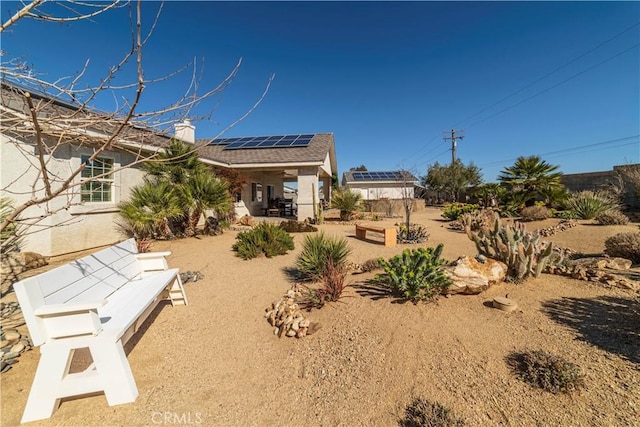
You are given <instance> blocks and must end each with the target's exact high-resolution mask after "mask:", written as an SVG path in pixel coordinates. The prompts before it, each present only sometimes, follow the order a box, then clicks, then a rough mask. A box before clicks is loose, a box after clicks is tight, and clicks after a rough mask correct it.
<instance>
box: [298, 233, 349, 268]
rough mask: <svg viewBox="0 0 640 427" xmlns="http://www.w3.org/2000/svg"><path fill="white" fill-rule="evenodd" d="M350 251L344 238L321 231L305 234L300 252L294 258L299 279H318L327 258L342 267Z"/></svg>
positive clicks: (336, 265)
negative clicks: (328, 235)
mask: <svg viewBox="0 0 640 427" xmlns="http://www.w3.org/2000/svg"><path fill="white" fill-rule="evenodd" d="M350 253H351V249H349V246H348V245H347V241H346V239H344V238H338V237H327V236H326V235H325V234H324V233H323V232H320V233H318V234H313V235H307V236H305V238H304V243H303V244H302V252H300V254H299V255H298V258H297V259H296V267H297V269H298V272H299V274H300V277H301V279H304V280H319V279H321V278H322V277H323V273H324V268H325V265H327V263H328V261H329V260H331V261H332V262H333V265H334V266H335V267H336V268H343V267H345V266H346V263H347V257H348V256H349V254H350Z"/></svg>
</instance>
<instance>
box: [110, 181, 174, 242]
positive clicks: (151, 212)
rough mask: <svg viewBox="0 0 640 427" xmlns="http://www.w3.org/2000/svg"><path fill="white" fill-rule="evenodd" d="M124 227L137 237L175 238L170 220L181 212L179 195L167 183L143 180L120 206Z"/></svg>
mask: <svg viewBox="0 0 640 427" xmlns="http://www.w3.org/2000/svg"><path fill="white" fill-rule="evenodd" d="M119 208H120V212H119V214H120V216H121V217H122V218H123V220H124V221H125V223H126V224H125V225H124V226H123V228H125V229H127V230H129V232H130V234H131V235H133V237H135V238H136V239H142V238H149V237H156V238H161V239H170V238H173V237H174V234H173V231H172V229H171V226H170V220H171V219H172V218H177V217H179V216H180V215H181V214H182V213H183V209H182V204H181V200H180V198H179V197H178V196H177V195H176V194H175V192H174V191H173V189H172V187H171V185H170V184H169V183H167V182H159V183H152V182H148V181H147V182H145V183H144V184H143V185H140V186H137V187H134V188H133V189H132V190H131V198H130V199H129V200H128V201H126V202H122V203H120V205H119Z"/></svg>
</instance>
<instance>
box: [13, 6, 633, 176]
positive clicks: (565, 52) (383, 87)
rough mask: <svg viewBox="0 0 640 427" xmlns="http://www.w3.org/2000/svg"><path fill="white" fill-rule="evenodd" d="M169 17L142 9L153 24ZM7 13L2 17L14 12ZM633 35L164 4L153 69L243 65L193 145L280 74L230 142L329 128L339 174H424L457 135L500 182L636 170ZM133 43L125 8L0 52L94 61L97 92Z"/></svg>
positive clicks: (531, 16)
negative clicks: (532, 158)
mask: <svg viewBox="0 0 640 427" xmlns="http://www.w3.org/2000/svg"><path fill="white" fill-rule="evenodd" d="M159 5H160V3H157V2H151V1H149V2H146V1H145V2H144V3H143V9H144V15H145V16H144V20H143V26H144V27H146V28H148V27H149V25H150V24H151V21H152V19H153V16H154V15H155V13H156V11H157V10H158V7H159ZM1 8H2V18H3V21H4V20H5V19H6V17H7V16H8V14H7V13H8V11H15V10H16V9H17V8H18V3H15V2H3V3H2V6H1ZM639 23H640V3H639V2H396V3H389V2H280V3H278V2H167V3H165V4H164V6H163V10H162V14H161V16H160V20H159V22H158V26H157V28H156V30H155V33H154V34H153V37H152V39H151V41H150V42H149V44H148V45H147V47H146V50H145V52H144V58H143V65H144V68H145V74H146V76H148V77H153V76H161V75H164V74H166V73H168V72H170V71H172V70H175V69H177V68H179V67H181V66H182V65H184V64H186V63H187V62H189V61H191V60H193V59H194V58H196V59H197V63H198V65H199V66H204V70H203V71H202V73H201V76H202V78H201V86H202V87H205V88H210V87H213V86H215V85H216V84H217V83H218V82H219V81H220V80H221V79H222V78H223V77H224V76H225V75H226V74H227V73H229V71H230V70H231V69H232V68H233V66H234V65H235V63H236V62H237V61H238V59H239V58H242V59H243V63H242V67H241V69H240V71H239V73H238V75H237V77H236V78H235V80H234V82H233V83H232V85H231V86H229V87H228V88H227V89H226V90H225V91H224V93H223V94H222V95H221V96H219V97H217V98H216V99H215V100H214V102H210V103H209V104H208V105H206V106H203V107H202V109H201V110H199V111H198V112H199V113H202V114H206V113H207V112H208V111H210V110H212V109H213V115H212V116H211V118H210V119H207V120H203V121H200V122H198V123H196V136H197V137H198V138H206V137H213V136H215V135H216V134H218V133H219V132H220V131H222V130H223V129H224V128H225V127H226V126H227V125H228V124H230V123H231V122H233V121H234V120H236V119H237V118H238V117H240V116H242V115H243V114H244V112H246V111H247V109H249V108H250V107H251V106H252V105H253V103H254V102H255V101H256V100H257V99H258V98H259V97H260V94H261V93H262V91H263V89H264V87H265V85H266V83H267V81H268V79H269V76H270V75H271V73H275V79H274V81H273V83H272V85H271V88H270V90H269V93H268V94H267V96H266V98H265V99H264V101H263V102H262V104H261V105H260V106H259V107H258V109H257V110H256V111H254V112H253V113H252V114H251V115H250V116H249V117H248V118H246V119H245V120H244V121H242V122H241V123H240V124H238V125H237V126H236V127H234V128H233V129H231V130H230V131H228V132H227V133H226V134H225V135H226V136H250V135H271V134H273V135H276V134H287V133H313V132H332V133H334V135H335V141H336V151H337V156H338V167H339V172H340V174H341V173H342V172H344V171H345V170H348V169H349V168H350V167H354V166H359V165H361V164H364V165H366V166H367V168H368V169H369V170H395V169H398V168H406V169H409V170H411V171H413V172H414V173H416V174H418V175H424V174H426V170H427V167H428V166H429V165H430V164H433V163H434V162H436V161H438V162H440V163H441V164H443V163H448V162H450V161H451V151H450V147H451V144H450V142H448V141H446V142H445V141H444V140H443V136H444V135H443V131H446V130H450V129H452V128H455V129H458V130H463V131H464V132H463V135H464V139H463V140H461V141H459V143H458V147H457V156H458V158H460V159H461V160H462V161H463V162H465V163H468V162H470V161H473V162H474V163H475V164H476V165H478V166H479V167H481V169H482V172H483V174H484V177H485V180H486V181H488V182H491V181H494V180H495V178H496V176H497V174H498V173H499V172H500V170H502V169H503V168H504V167H506V166H510V165H512V164H513V162H514V160H515V158H516V157H518V156H521V155H533V154H539V155H541V156H542V158H543V159H545V160H547V161H549V162H550V163H552V164H558V165H560V169H561V170H562V171H563V172H565V173H575V172H590V171H599V170H608V169H610V168H611V167H612V166H613V165H618V164H625V163H638V162H640V136H639V134H640V50H639V47H638V43H639V42H640V25H638V24H639ZM625 30H626V31H625ZM129 35H130V33H129V21H128V10H127V9H126V8H123V9H119V10H116V11H113V12H109V13H107V14H104V15H102V16H99V17H98V18H96V19H94V20H93V21H92V22H79V23H73V24H68V25H58V24H51V23H43V22H33V21H21V22H19V23H18V24H16V25H14V26H13V27H12V28H11V31H9V32H5V33H4V34H3V37H2V49H3V51H4V52H5V54H6V55H7V56H6V57H5V58H4V59H6V58H10V57H20V58H22V59H23V60H25V61H26V62H27V63H28V64H30V65H31V66H32V67H33V69H34V70H36V71H37V72H39V73H42V74H43V77H44V78H45V79H46V80H55V79H57V78H60V77H64V76H68V75H72V74H73V73H76V72H78V71H79V70H80V69H82V66H83V65H84V63H85V61H86V60H87V59H90V60H91V61H90V66H89V69H88V72H87V74H86V77H87V78H86V81H87V84H91V83H92V82H93V81H97V79H98V77H99V76H102V75H104V73H105V71H106V70H107V68H108V67H109V66H111V65H113V64H114V63H115V62H117V60H118V59H119V58H120V57H121V55H122V54H123V53H124V52H126V50H127V49H128V46H129V43H130V42H129ZM128 71H130V70H127V72H128ZM189 77H190V75H189V73H183V74H181V75H178V76H177V77H175V78H173V79H172V80H171V82H170V84H168V83H165V84H158V85H156V86H154V87H150V88H149V89H148V91H147V93H145V95H144V98H143V101H144V103H143V106H142V107H143V108H144V109H154V108H159V107H162V106H165V105H168V104H170V103H171V101H172V100H175V99H177V98H178V97H180V96H181V94H182V92H183V91H184V89H185V88H186V84H187V82H188V80H189ZM98 107H100V108H102V109H109V108H111V105H110V104H109V103H108V102H105V103H104V104H100V105H98ZM563 150H564V151H563Z"/></svg>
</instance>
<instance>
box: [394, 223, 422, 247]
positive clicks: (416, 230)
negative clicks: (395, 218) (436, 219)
mask: <svg viewBox="0 0 640 427" xmlns="http://www.w3.org/2000/svg"><path fill="white" fill-rule="evenodd" d="M428 238H429V233H428V232H427V229H426V227H424V226H422V225H420V224H411V225H410V226H409V228H407V226H406V225H404V224H403V225H400V226H399V227H398V237H397V240H398V242H399V243H422V242H425V241H426V240H427V239H428Z"/></svg>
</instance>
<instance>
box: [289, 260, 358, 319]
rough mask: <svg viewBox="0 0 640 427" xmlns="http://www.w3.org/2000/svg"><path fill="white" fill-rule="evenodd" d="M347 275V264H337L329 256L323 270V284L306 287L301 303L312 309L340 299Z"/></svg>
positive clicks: (321, 279) (304, 306) (321, 280)
mask: <svg viewBox="0 0 640 427" xmlns="http://www.w3.org/2000/svg"><path fill="white" fill-rule="evenodd" d="M346 276H347V269H346V264H342V265H336V264H334V262H333V260H332V259H331V258H329V259H328V260H327V263H326V264H325V265H324V268H323V270H322V276H321V278H320V282H321V285H322V286H321V287H319V288H309V287H307V288H305V289H304V290H303V291H302V297H301V299H300V301H299V305H300V306H301V307H303V308H306V309H308V310H310V309H311V308H322V306H324V305H325V304H326V303H327V302H334V301H338V300H339V299H340V298H341V297H342V292H343V291H344V288H345V287H346V283H345V278H346Z"/></svg>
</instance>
